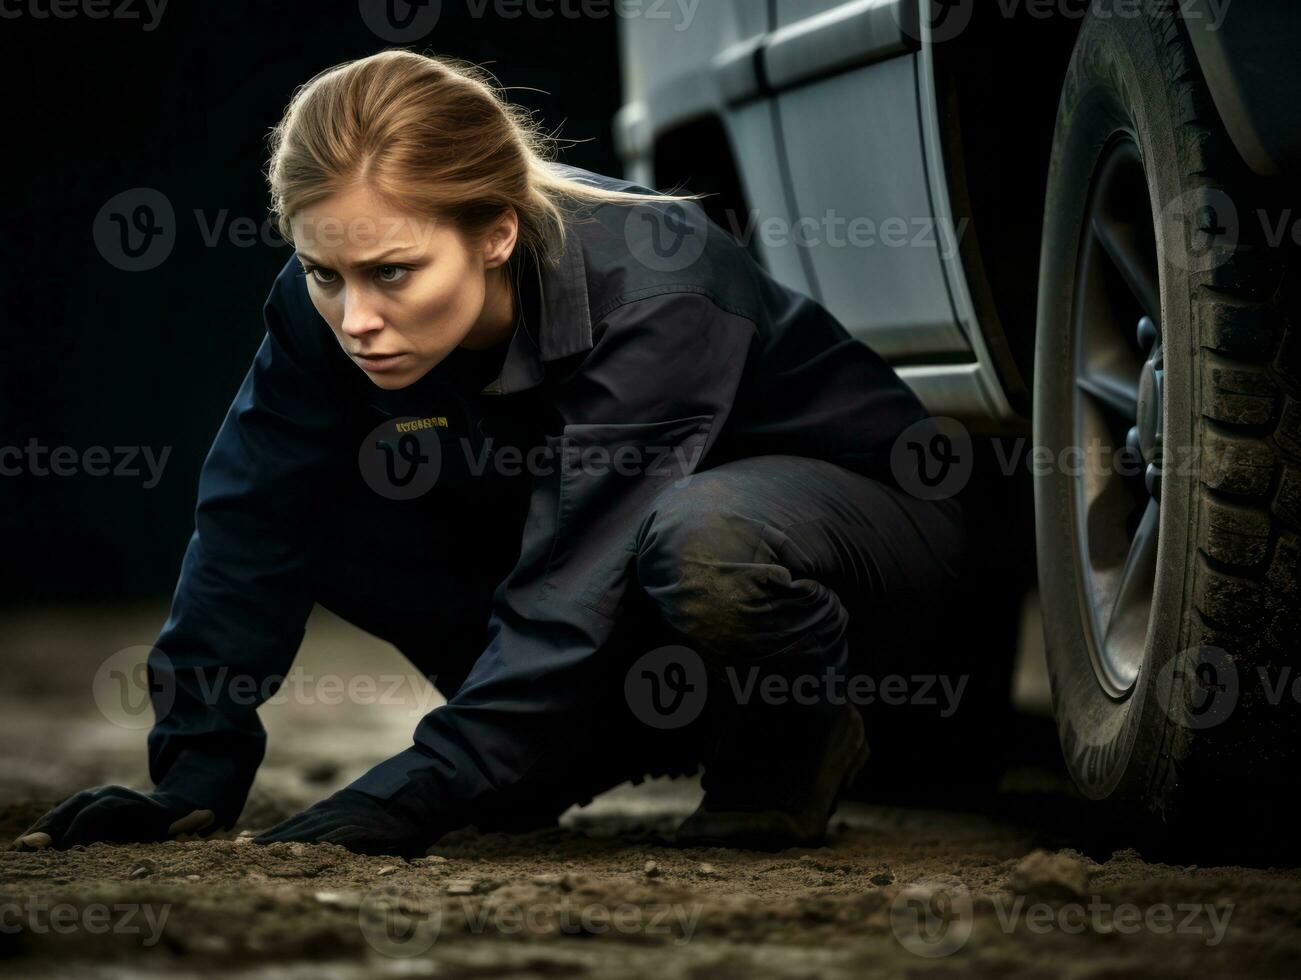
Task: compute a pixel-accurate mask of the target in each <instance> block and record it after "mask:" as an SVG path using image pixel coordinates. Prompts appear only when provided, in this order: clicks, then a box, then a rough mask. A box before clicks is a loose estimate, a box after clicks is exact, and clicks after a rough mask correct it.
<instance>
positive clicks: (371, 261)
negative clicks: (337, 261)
mask: <svg viewBox="0 0 1301 980" xmlns="http://www.w3.org/2000/svg"><path fill="white" fill-rule="evenodd" d="M409 248H415V246H414V245H398V246H396V247H394V248H390V249H388V250H386V251H383V252H380V253H378V254H376V255H372V256H370V257H368V258H365V259H360V260H359V261H357V262H353V263H350V267H351V268H353V269H362V268H365V267H366V266H368V265H375V264H376V263H378V262H381V261H383V260H384V259H386V258H388V257H389V256H390V255H392V254H393V253H394V252H405V251H406V250H407V249H409ZM298 257H299V258H302V259H306V260H307V261H308V262H311V263H312V264H313V265H320V266H323V265H325V263H324V262H321V261H320V260H319V259H314V258H312V257H311V256H310V255H308V254H307V253H306V252H303V251H299V253H298Z"/></svg>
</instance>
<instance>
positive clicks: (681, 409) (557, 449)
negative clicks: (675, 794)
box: [352, 292, 758, 829]
mask: <svg viewBox="0 0 1301 980" xmlns="http://www.w3.org/2000/svg"><path fill="white" fill-rule="evenodd" d="M594 332H595V334H596V338H597V339H596V342H595V344H594V346H593V348H592V350H591V351H590V352H589V354H588V355H587V357H586V359H585V360H584V362H583V363H582V365H581V366H580V368H579V369H578V370H577V371H575V373H574V374H572V375H571V376H569V377H568V378H566V379H565V380H564V382H563V383H562V384H561V385H560V390H559V392H558V395H557V400H556V404H557V406H558V407H559V409H560V415H561V418H562V419H563V420H564V427H563V432H562V434H561V435H559V436H555V435H549V436H547V437H546V442H547V449H548V450H549V455H548V458H547V459H545V460H544V461H543V462H542V463H541V465H540V466H539V468H538V469H536V470H535V471H534V475H533V480H534V482H533V489H532V494H531V497H530V501H529V513H528V517H527V522H526V526H525V531H524V537H523V541H522V544H521V550H520V557H519V560H518V562H517V564H516V566H515V567H514V569H513V570H512V571H511V573H510V574H509V575H508V576H507V577H506V579H505V580H504V581H503V582H502V583H501V584H500V585H498V587H497V591H496V592H495V593H494V596H493V608H492V613H491V616H490V619H489V625H488V630H487V647H486V649H485V651H484V653H483V654H482V656H481V657H480V658H479V659H478V661H477V662H476V663H475V665H474V667H473V669H472V670H471V672H470V674H469V676H468V677H467V678H466V681H465V683H464V684H463V685H462V686H461V687H460V689H459V690H458V691H457V692H456V694H455V695H454V696H453V697H452V698H451V700H449V701H448V702H447V703H446V704H445V705H442V706H440V707H438V708H436V709H434V710H433V711H432V712H430V713H429V714H428V715H426V716H425V717H424V718H423V719H422V720H421V722H420V724H419V726H418V727H417V729H416V733H415V740H414V745H413V746H412V747H411V748H409V749H407V750H406V751H404V752H402V753H400V754H399V755H397V756H394V757H393V758H391V759H388V760H386V761H385V762H383V763H380V764H379V765H378V766H376V767H375V768H373V769H372V770H371V771H370V772H368V773H366V774H365V775H363V776H362V777H361V778H360V779H359V780H358V781H356V782H355V783H354V784H353V785H352V788H353V789H358V790H361V791H362V792H367V793H370V794H372V795H375V796H379V797H382V798H390V797H392V796H394V795H395V794H397V793H400V792H403V791H408V790H409V791H411V792H415V793H417V794H421V795H423V796H424V797H425V798H426V799H427V801H428V802H429V804H430V806H431V808H433V809H434V810H435V811H436V812H439V813H440V814H442V815H443V816H444V817H445V819H446V821H447V827H446V829H451V827H454V826H458V825H460V824H462V823H465V822H471V821H472V820H473V818H474V815H475V814H476V813H477V812H478V807H479V806H480V805H481V804H485V803H488V802H489V801H491V802H492V804H493V805H496V804H498V803H499V802H500V794H501V793H502V791H504V790H508V789H509V790H515V791H520V790H523V791H524V792H527V788H528V787H530V786H537V785H539V784H540V783H541V782H543V781H545V780H546V779H547V776H548V774H549V773H554V772H556V771H558V770H559V769H560V768H563V767H564V766H565V765H566V763H567V764H568V766H569V767H570V768H572V766H573V758H574V756H573V752H572V748H573V747H574V746H575V745H576V743H577V742H579V741H581V739H582V738H583V737H585V734H586V735H590V734H592V733H590V732H587V730H586V729H585V725H587V724H588V723H589V722H590V719H591V718H592V716H593V711H592V708H593V705H594V699H595V698H606V699H608V697H609V696H610V695H609V693H608V692H609V691H610V687H609V682H610V680H611V678H610V676H606V675H603V673H602V670H603V667H606V666H607V665H605V664H604V663H603V659H606V660H608V659H609V658H602V657H600V656H599V653H600V652H601V650H602V647H603V646H604V644H605V643H606V641H607V640H608V639H609V637H610V635H611V632H612V628H613V626H614V622H615V619H616V618H617V617H618V615H619V613H620V611H621V609H622V608H623V607H624V604H625V603H624V596H625V593H626V589H627V587H628V583H629V579H630V576H631V575H632V566H633V564H634V562H635V559H636V553H635V540H636V534H637V528H638V525H639V524H640V523H641V521H642V520H643V517H644V515H646V513H647V512H648V511H649V510H650V508H652V507H653V505H654V500H655V497H656V495H657V494H659V493H661V492H662V491H663V490H664V489H665V488H667V487H668V486H669V485H670V484H673V483H679V482H681V481H683V480H685V479H687V478H689V476H690V474H691V473H692V472H694V471H695V470H696V469H698V468H702V466H701V464H702V461H703V460H705V459H706V458H707V457H708V453H709V448H710V446H711V445H712V443H713V442H714V440H715V439H716V437H717V434H718V433H719V432H720V431H721V429H722V427H723V425H724V423H725V422H726V420H727V418H728V415H729V413H730V411H731V406H732V404H733V401H734V400H735V398H736V394H737V391H738V388H739V387H740V386H741V383H742V380H743V376H744V375H745V373H746V369H747V364H748V363H750V361H751V358H750V349H751V346H752V343H753V342H754V340H755V338H756V337H757V336H758V330H757V328H756V326H755V324H754V322H753V321H752V320H750V319H748V318H746V317H743V316H740V315H736V314H733V313H731V312H728V311H726V310H724V309H722V308H721V307H719V306H717V305H716V304H715V303H714V301H713V300H712V299H710V298H709V297H707V296H705V295H703V294H700V293H692V292H670V293H664V294H661V295H657V296H652V297H644V298H640V299H637V300H634V301H633V302H630V303H627V304H625V305H623V306H620V307H618V308H617V309H615V310H614V311H612V312H611V313H609V314H608V315H607V316H606V317H604V318H603V319H602V320H601V321H600V322H599V323H598V324H596V326H595V330H594ZM615 690H622V687H621V685H620V686H619V687H617V688H615ZM595 734H596V735H597V737H599V733H595ZM512 795H514V794H512Z"/></svg>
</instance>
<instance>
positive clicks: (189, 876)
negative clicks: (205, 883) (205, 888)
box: [185, 875, 203, 881]
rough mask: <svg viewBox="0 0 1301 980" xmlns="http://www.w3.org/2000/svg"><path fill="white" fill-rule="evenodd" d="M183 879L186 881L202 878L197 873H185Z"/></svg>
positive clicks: (200, 879)
mask: <svg viewBox="0 0 1301 980" xmlns="http://www.w3.org/2000/svg"><path fill="white" fill-rule="evenodd" d="M185 880H186V881H202V880H203V879H202V878H200V877H199V876H198V875H186V876H185Z"/></svg>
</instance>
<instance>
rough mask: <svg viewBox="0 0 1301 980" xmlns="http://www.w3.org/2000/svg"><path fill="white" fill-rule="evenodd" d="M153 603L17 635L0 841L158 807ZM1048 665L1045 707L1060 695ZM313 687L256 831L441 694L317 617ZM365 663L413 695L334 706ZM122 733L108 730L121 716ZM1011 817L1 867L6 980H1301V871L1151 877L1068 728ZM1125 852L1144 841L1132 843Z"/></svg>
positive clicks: (573, 824) (79, 857)
mask: <svg viewBox="0 0 1301 980" xmlns="http://www.w3.org/2000/svg"><path fill="white" fill-rule="evenodd" d="M164 615H165V609H163V608H161V607H158V606H145V607H139V608H116V607H114V608H102V609H83V610H77V611H75V612H73V611H69V610H51V611H45V612H40V611H33V612H24V613H10V614H6V615H5V616H3V617H0V644H3V647H2V648H3V652H4V657H3V663H4V667H5V669H4V672H3V676H2V678H0V737H3V740H4V745H5V746H6V747H7V751H6V752H4V753H3V755H0V833H3V835H4V837H5V839H6V840H8V839H12V837H13V836H14V835H16V834H17V833H19V832H20V831H22V830H23V829H24V828H25V827H27V826H28V825H29V824H30V822H31V821H32V820H34V819H35V818H36V817H37V816H38V815H39V814H40V813H42V812H43V811H44V810H45V809H46V808H47V807H48V806H49V805H50V804H52V803H54V802H56V801H57V800H59V799H61V798H62V797H64V796H66V795H67V794H69V793H71V792H74V791H76V790H77V789H80V788H83V787H85V786H90V785H96V784H100V783H106V782H118V783H124V784H127V785H134V786H138V787H145V786H147V785H148V782H147V779H146V774H145V768H144V728H145V727H147V722H148V717H147V715H145V716H143V717H142V718H141V719H133V718H132V717H124V716H122V715H120V714H115V712H114V711H112V710H110V711H108V712H105V711H104V710H102V708H101V707H100V706H99V705H100V704H101V703H102V702H99V701H97V699H96V696H95V690H96V689H95V685H94V684H93V682H92V677H93V676H94V674H95V672H96V670H97V668H99V666H100V665H101V664H102V663H103V662H104V661H105V659H106V658H108V657H109V656H110V655H111V654H113V653H114V652H115V651H119V650H123V649H125V648H129V647H133V646H137V645H148V644H149V643H151V642H152V641H153V639H154V638H155V637H156V635H157V631H158V628H159V626H160V625H161V623H162V620H163V617H164ZM1034 667H1035V662H1034V661H1028V668H1027V669H1024V670H1023V671H1022V672H1021V675H1020V677H1019V680H1018V692H1019V696H1020V698H1021V700H1022V702H1023V703H1026V704H1029V705H1031V706H1033V705H1034V704H1036V703H1039V704H1041V703H1042V697H1043V690H1042V675H1041V673H1040V672H1038V671H1036V670H1035V669H1033V668H1034ZM297 670H298V671H300V672H301V674H300V676H302V677H310V681H311V682H310V683H306V684H303V685H300V686H298V687H297V688H295V690H297V691H298V692H300V693H298V694H295V695H294V696H292V697H286V698H285V699H284V701H283V703H279V704H272V705H269V706H267V707H265V708H264V709H263V712H262V715H263V718H264V720H265V722H266V725H267V728H268V731H269V733H270V746H271V747H270V750H269V753H268V759H267V762H266V764H265V765H264V766H263V769H262V771H261V772H260V773H259V776H258V781H257V784H256V785H255V787H254V791H253V794H252V796H251V797H250V801H249V804H248V806H247V808H246V809H245V812H244V816H243V819H242V827H241V829H249V828H262V827H265V826H269V825H270V824H271V823H273V822H275V821H276V820H278V819H280V818H281V817H282V816H284V815H287V814H289V813H292V812H294V811H296V810H297V809H299V808H301V807H302V806H305V805H307V804H309V803H311V802H313V801H314V800H316V799H319V798H321V797H322V796H325V795H327V794H328V793H330V792H332V791H333V790H334V789H335V788H337V787H339V786H341V785H344V784H345V783H346V782H348V781H349V780H351V779H352V778H354V777H355V776H356V775H358V774H360V773H361V772H362V771H364V770H365V769H366V768H367V767H369V766H370V765H371V764H372V763H373V762H375V761H377V760H379V759H381V758H383V757H385V756H388V755H391V754H392V753H394V752H396V751H398V750H400V749H401V748H403V747H404V746H405V745H407V744H408V743H409V739H410V734H411V731H412V729H413V728H414V725H415V722H416V720H417V719H418V717H419V715H420V714H421V713H423V711H424V710H427V709H428V708H429V707H431V706H432V705H433V704H434V703H437V698H436V695H435V694H434V693H433V692H432V690H431V689H429V688H428V687H427V686H424V684H423V681H422V680H419V679H418V678H414V677H412V676H410V674H411V672H410V669H409V668H408V666H407V665H406V663H405V661H403V660H402V659H401V658H400V657H399V656H398V655H397V654H396V653H395V652H394V651H393V650H392V649H391V648H389V647H387V646H386V645H384V644H382V643H379V642H377V641H375V640H373V639H372V638H370V637H367V636H365V635H364V634H361V633H359V632H357V631H356V630H353V629H352V628H351V627H349V626H347V625H346V624H344V623H341V622H340V621H338V620H337V619H335V618H333V617H331V616H329V615H328V614H325V613H324V612H323V611H321V610H317V611H316V613H314V614H313V618H312V621H311V623H310V624H309V627H308V634H307V642H306V644H305V646H304V649H303V653H302V655H301V656H300V659H299V661H298V665H297ZM356 671H365V672H366V673H368V674H370V675H377V674H378V675H382V676H388V675H392V676H394V677H397V676H399V675H406V676H407V682H405V683H404V684H402V685H400V690H399V691H398V692H397V693H398V695H400V697H401V699H402V700H401V701H400V702H398V701H395V700H394V699H393V698H392V697H382V696H381V695H380V694H376V695H375V696H374V697H370V696H354V697H352V698H348V697H343V698H337V697H336V696H335V693H336V689H335V688H332V687H330V686H329V685H326V684H323V683H321V681H322V679H323V678H325V677H327V676H329V675H336V674H337V675H338V677H339V678H340V679H341V680H343V681H345V682H346V680H347V678H348V677H349V676H350V675H351V674H352V673H355V672H356ZM108 715H114V717H113V718H110V717H108ZM1008 737H1009V739H1011V740H1014V741H1015V743H1016V745H1017V748H1018V752H1017V759H1016V761H1015V764H1014V765H1013V766H1012V768H1011V769H1010V770H1009V771H1008V773H1007V775H1006V777H1005V778H1004V781H1003V783H1002V786H1001V788H1000V792H999V793H998V794H997V797H996V799H994V800H993V801H992V802H986V803H985V804H984V805H982V806H980V807H966V808H964V807H963V806H962V805H961V801H960V800H955V801H954V805H953V807H952V808H950V809H945V810H937V809H914V808H904V807H884V806H868V805H866V804H861V803H849V804H846V805H845V806H843V807H842V808H841V810H840V812H839V813H838V814H837V817H836V819H835V821H834V826H835V833H834V835H833V838H832V841H831V844H830V846H828V847H823V848H814V849H794V850H790V851H785V852H782V853H779V854H766V853H758V852H746V851H725V850H719V849H694V850H678V849H674V848H671V847H668V846H665V845H664V844H663V843H662V842H661V840H660V837H659V835H660V834H662V833H664V832H666V831H667V830H669V829H670V828H671V827H672V826H673V825H674V824H675V822H676V821H677V820H679V819H681V817H683V816H685V815H686V813H688V812H689V811H690V810H691V809H692V808H693V807H694V806H695V804H696V802H697V801H698V800H699V796H700V789H699V786H698V784H697V783H695V782H694V781H691V780H674V781H659V782H653V783H648V784H644V785H642V786H639V787H631V786H626V787H621V788H619V789H617V790H615V791H612V792H611V793H608V794H606V795H605V796H603V797H600V798H598V799H597V800H596V801H595V802H594V803H593V804H592V805H590V806H588V807H585V808H582V809H576V810H572V811H570V813H568V814H567V815H566V816H565V818H564V820H563V822H562V826H561V827H559V828H556V829H553V830H548V831H545V832H539V833H532V834H526V835H505V834H478V833H476V832H474V831H463V832H458V833H456V834H453V835H450V836H449V837H447V838H444V839H443V840H442V841H441V842H440V843H439V844H438V845H436V846H435V847H434V848H433V849H432V850H431V853H430V855H429V856H427V857H424V858H421V859H418V860H416V861H411V862H407V861H403V860H401V859H397V858H373V857H360V856H356V855H353V854H351V853H349V852H347V851H345V850H342V849H340V848H337V847H334V846H331V845H320V846H307V845H274V846H271V847H259V846H257V845H253V844H251V843H249V842H247V840H241V839H240V838H239V837H238V836H236V835H235V834H232V835H229V836H227V837H226V838H224V839H209V840H202V841H200V840H191V841H178V842H171V843H167V844H158V845H149V846H132V847H115V846H106V845H96V846H93V847H89V848H83V849H74V850H72V851H69V852H37V853H18V852H12V851H6V852H3V854H2V855H0V972H3V974H4V975H5V976H11V977H27V976H31V977H54V976H69V977H106V978H108V977H126V976H137V975H159V976H194V977H200V976H203V977H207V976H217V975H221V976H226V975H229V976H239V977H259V978H260V977H267V978H270V977H303V978H313V980H315V978H352V977H370V976H404V977H405V976H436V977H489V976H512V977H530V976H538V977H550V976H557V975H586V976H620V977H641V976H646V977H656V978H673V977H691V978H695V977H709V978H711V980H727V978H731V977H747V978H748V977H768V976H772V977H836V976H876V975H881V976H897V975H901V974H907V975H921V974H932V973H934V974H941V975H951V976H971V975H974V976H1003V975H1019V976H1035V977H1037V976H1045V977H1047V976H1069V977H1099V978H1101V977H1120V976H1131V975H1142V976H1149V977H1150V976H1171V977H1186V976H1189V975H1197V976H1201V977H1220V976H1223V977H1229V976H1234V977H1237V976H1280V977H1281V976H1296V975H1297V974H1298V972H1301V968H1298V966H1297V964H1298V963H1299V962H1301V955H1299V954H1301V939H1299V938H1298V936H1299V932H1298V926H1301V871H1298V870H1294V869H1291V868H1278V869H1275V868H1270V869H1258V868H1240V867H1198V866H1196V865H1171V864H1161V863H1153V862H1149V861H1147V860H1144V858H1143V857H1142V856H1141V855H1140V854H1139V853H1138V852H1137V851H1135V850H1133V849H1131V848H1128V847H1124V846H1120V847H1117V846H1116V843H1117V842H1116V841H1114V840H1112V841H1108V842H1107V843H1106V844H1100V843H1099V839H1098V836H1097V834H1096V833H1094V832H1093V831H1094V814H1095V811H1094V810H1093V809H1092V808H1091V807H1089V806H1088V805H1087V804H1086V803H1085V801H1082V800H1079V799H1078V798H1076V797H1075V796H1074V794H1073V792H1072V791H1071V789H1070V787H1069V784H1068V782H1067V780H1066V779H1065V777H1064V774H1063V772H1062V770H1061V767H1060V762H1059V760H1058V757H1057V749H1056V745H1055V742H1054V739H1053V733H1052V729H1051V726H1050V725H1049V724H1048V723H1047V722H1046V721H1045V720H1043V719H1042V718H1036V717H1035V716H1034V715H1026V716H1023V717H1022V719H1021V721H1020V722H1019V723H1018V727H1017V729H1016V731H1015V732H1010V733H1008ZM1120 843H1121V844H1122V845H1123V843H1124V842H1123V841H1121V842H1120Z"/></svg>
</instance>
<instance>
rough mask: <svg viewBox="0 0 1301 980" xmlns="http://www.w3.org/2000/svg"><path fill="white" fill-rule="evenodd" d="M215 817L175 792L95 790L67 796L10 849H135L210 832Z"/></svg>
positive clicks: (125, 789)
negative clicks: (139, 845) (108, 846)
mask: <svg viewBox="0 0 1301 980" xmlns="http://www.w3.org/2000/svg"><path fill="white" fill-rule="evenodd" d="M215 824H216V815H215V814H214V813H213V812H212V811H211V810H205V809H202V808H200V807H198V806H196V805H195V804H193V803H190V802H188V801H186V800H183V799H181V798H180V797H179V796H177V795H176V794H175V793H140V792H137V791H136V790H133V789H127V788H126V787H124V786H96V787H95V788H94V789H85V790H82V791H81V792H80V793H76V794H74V795H73V796H70V797H68V799H66V800H64V801H63V802H62V803H60V804H59V805H58V806H56V807H55V808H54V809H53V810H51V811H50V812H49V813H47V814H45V816H43V817H41V819H39V820H37V821H36V823H34V824H32V825H31V826H30V827H28V828H27V830H26V831H25V832H24V833H23V834H21V835H20V836H19V837H18V839H17V840H15V841H14V842H13V844H11V845H10V850H15V851H37V850H40V849H42V848H45V847H52V848H55V849H56V850H65V849H66V848H69V847H72V846H73V845H74V844H94V843H96V842H99V841H104V842H108V843H114V844H137V843H145V842H149V841H161V840H167V839H168V838H170V837H175V836H177V835H179V834H195V833H203V832H205V831H206V832H208V833H211V832H212V831H213V830H216V829H217V828H216V826H215Z"/></svg>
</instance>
